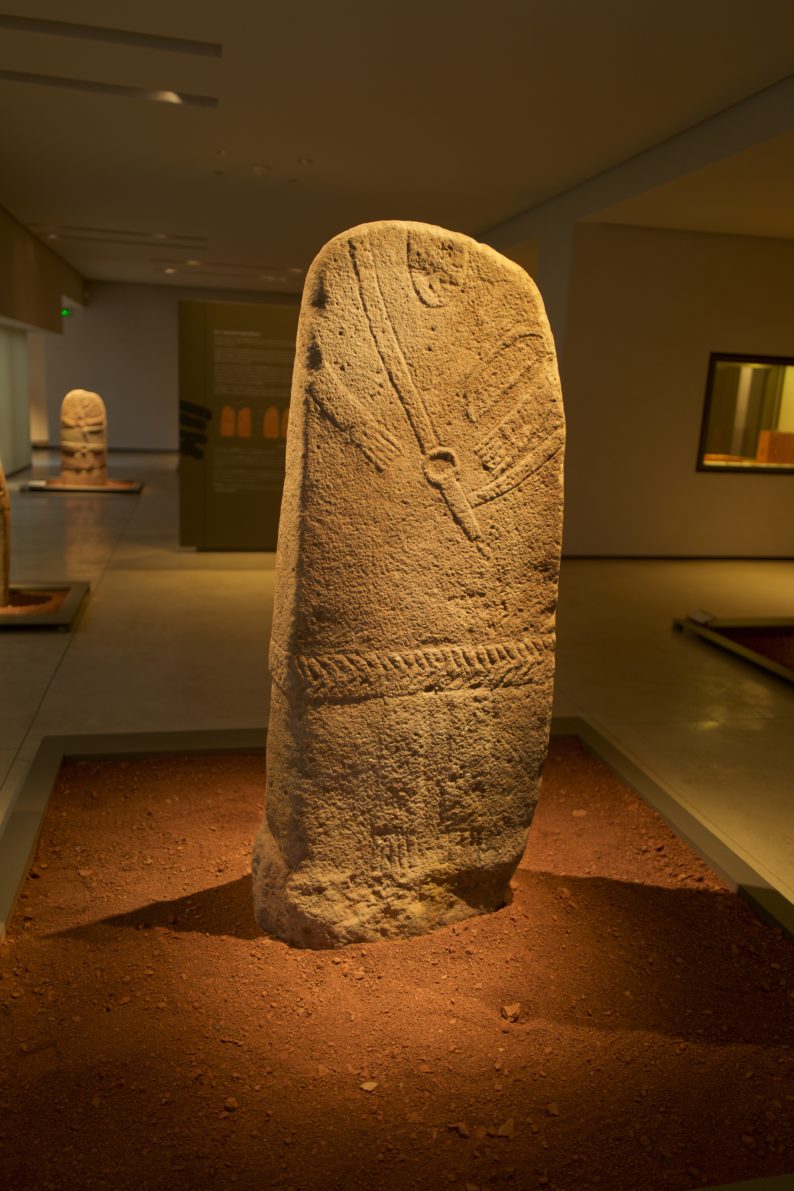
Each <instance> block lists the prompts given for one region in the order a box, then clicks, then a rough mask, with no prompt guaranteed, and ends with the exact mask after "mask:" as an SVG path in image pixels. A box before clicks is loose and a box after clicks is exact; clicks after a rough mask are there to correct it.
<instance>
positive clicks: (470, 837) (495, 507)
mask: <svg viewBox="0 0 794 1191" xmlns="http://www.w3.org/2000/svg"><path fill="white" fill-rule="evenodd" d="M563 439H564V429H563V413H562V402H561V396H560V387H559V379H558V375H557V367H556V360H555V355H554V346H553V342H552V338H551V334H550V331H549V327H548V323H547V320H546V316H545V313H544V310H543V305H542V302H541V299H540V296H539V294H538V292H537V289H536V287H535V285H534V284H533V282H532V281H531V280H530V278H529V277H528V276H527V275H526V274H525V273H524V272H523V270H521V269H520V268H519V267H518V266H517V265H515V264H513V263H512V262H511V261H509V260H506V259H505V258H504V257H502V256H500V255H499V254H498V253H496V252H494V251H493V250H492V249H490V248H487V247H485V246H484V245H481V244H478V243H476V242H475V241H473V240H470V239H468V238H467V237H465V236H461V235H457V234H455V233H451V232H447V231H444V230H442V229H441V228H436V227H430V226H427V225H424V224H414V223H402V222H384V223H374V224H367V225H363V226H361V227H357V228H354V229H352V231H350V232H347V233H345V234H343V235H341V236H338V237H336V238H335V239H334V240H332V241H331V242H330V243H329V244H327V245H326V246H325V248H324V249H323V250H322V252H321V253H320V254H319V256H318V257H317V259H316V260H315V262H314V264H313V265H312V268H311V270H310V272H309V275H308V278H307V282H306V288H305V291H304V297H303V304H302V308H301V317H300V325H299V331H298V342H297V355H296V364H295V372H294V376H293V388H292V403H291V407H290V431H289V439H288V444H287V475H286V484H285V489H284V498H283V503H282V510H281V523H280V530H279V544H278V563H277V590H276V602H275V608H274V623H273V636H272V642H271V658H270V661H271V670H272V673H273V694H272V704H271V712H270V727H269V735H268V774H267V790H266V799H265V817H264V821H263V824H262V827H261V830H260V832H259V836H258V838H257V841H256V845H255V850H254V864H253V868H254V904H255V912H256V917H257V920H258V922H259V923H260V925H261V926H262V927H263V928H265V929H266V930H268V931H270V932H272V933H274V934H276V935H278V936H280V937H281V938H283V939H285V940H287V941H289V942H291V943H293V944H296V945H299V946H309V947H329V946H339V945H341V944H344V943H349V942H353V941H357V940H368V939H378V938H382V937H388V936H395V935H403V934H414V933H419V932H424V931H427V930H431V929H433V928H434V927H436V926H439V925H442V924H444V923H448V922H453V921H455V920H457V919H461V918H465V917H468V916H469V915H472V914H476V913H480V912H482V911H486V910H492V909H496V908H498V907H499V906H500V905H502V904H503V903H504V901H505V899H506V898H507V897H508V896H509V893H508V890H509V882H510V877H511V875H512V874H513V872H514V870H515V867H516V865H517V864H518V861H519V860H520V858H521V855H522V853H523V851H524V848H525V845H526V840H527V831H528V828H529V825H530V822H531V819H532V814H533V810H534V806H535V801H536V798H537V790H538V784H539V780H540V774H541V769H542V765H543V761H544V759H545V755H546V749H547V745H548V730H549V721H550V716H551V700H552V683H553V669H554V620H555V609H556V600H557V575H558V567H559V554H560V538H561V521H562V457H563Z"/></svg>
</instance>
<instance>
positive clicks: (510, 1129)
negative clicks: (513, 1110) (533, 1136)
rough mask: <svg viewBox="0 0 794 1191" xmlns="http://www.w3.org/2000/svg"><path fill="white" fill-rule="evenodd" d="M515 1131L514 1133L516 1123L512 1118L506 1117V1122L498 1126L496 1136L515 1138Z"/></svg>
mask: <svg viewBox="0 0 794 1191" xmlns="http://www.w3.org/2000/svg"><path fill="white" fill-rule="evenodd" d="M515 1131H516V1123H515V1121H514V1120H513V1118H512V1117H508V1118H507V1120H506V1121H503V1122H502V1124H501V1125H500V1126H499V1128H498V1129H497V1130H496V1136H497V1137H507V1138H510V1137H513V1136H515Z"/></svg>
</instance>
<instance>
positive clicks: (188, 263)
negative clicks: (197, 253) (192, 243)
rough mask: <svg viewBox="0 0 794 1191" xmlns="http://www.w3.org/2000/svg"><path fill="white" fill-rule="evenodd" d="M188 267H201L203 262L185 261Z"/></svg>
mask: <svg viewBox="0 0 794 1191" xmlns="http://www.w3.org/2000/svg"><path fill="white" fill-rule="evenodd" d="M185 264H186V265H200V264H201V261H185Z"/></svg>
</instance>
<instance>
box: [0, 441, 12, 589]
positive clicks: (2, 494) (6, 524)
mask: <svg viewBox="0 0 794 1191" xmlns="http://www.w3.org/2000/svg"><path fill="white" fill-rule="evenodd" d="M10 582H11V505H10V503H9V500H8V485H7V484H6V478H5V473H4V472H3V465H2V463H0V608H6V607H7V606H8V605H9V604H10V603H11V592H10V590H9V584H10Z"/></svg>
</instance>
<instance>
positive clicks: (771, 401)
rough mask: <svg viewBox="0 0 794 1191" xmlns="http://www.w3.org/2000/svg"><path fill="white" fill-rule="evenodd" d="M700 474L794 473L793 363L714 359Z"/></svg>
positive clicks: (748, 358)
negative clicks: (723, 472)
mask: <svg viewBox="0 0 794 1191" xmlns="http://www.w3.org/2000/svg"><path fill="white" fill-rule="evenodd" d="M698 468H699V470H701V471H794V360H790V359H784V358H780V357H776V356H738V355H720V354H714V355H712V357H711V361H710V365H709V379H708V386H707V390H706V407H705V411H704V416H703V428H702V431H701V439H700V453H699V456H698Z"/></svg>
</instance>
